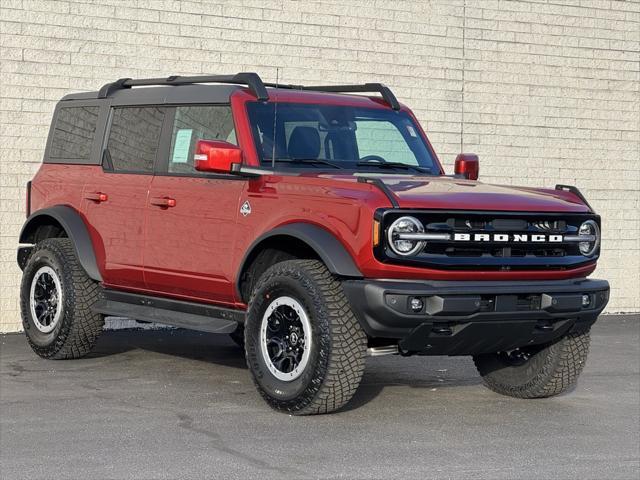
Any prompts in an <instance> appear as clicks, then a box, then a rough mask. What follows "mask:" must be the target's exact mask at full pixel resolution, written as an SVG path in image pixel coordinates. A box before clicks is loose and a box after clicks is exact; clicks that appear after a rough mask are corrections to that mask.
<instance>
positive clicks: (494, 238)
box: [453, 233, 563, 243]
mask: <svg viewBox="0 0 640 480" xmlns="http://www.w3.org/2000/svg"><path fill="white" fill-rule="evenodd" d="M453 240H454V241H455V242H514V243H520V242H521V243H529V242H535V243H562V241H563V236H562V235H543V234H533V235H529V234H527V233H515V234H509V233H491V234H489V233H455V234H454V235H453Z"/></svg>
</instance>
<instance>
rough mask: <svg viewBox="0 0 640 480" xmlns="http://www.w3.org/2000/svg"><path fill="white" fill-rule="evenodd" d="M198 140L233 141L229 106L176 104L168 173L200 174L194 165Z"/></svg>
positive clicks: (233, 131) (233, 130)
mask: <svg viewBox="0 0 640 480" xmlns="http://www.w3.org/2000/svg"><path fill="white" fill-rule="evenodd" d="M198 140H224V141H226V142H229V143H233V144H234V145H235V144H236V133H235V129H234V127H233V117H232V115H231V107H229V106H195V107H177V108H176V117H175V121H174V124H173V134H172V136H171V151H170V152H169V172H172V173H198V174H200V173H202V172H198V171H197V170H196V169H195V168H194V164H193V155H194V153H195V148H196V143H197V141H198Z"/></svg>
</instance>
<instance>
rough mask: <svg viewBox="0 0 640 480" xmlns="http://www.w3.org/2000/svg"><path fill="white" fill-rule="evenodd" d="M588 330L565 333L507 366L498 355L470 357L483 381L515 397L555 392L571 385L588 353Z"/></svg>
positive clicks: (546, 395)
mask: <svg viewBox="0 0 640 480" xmlns="http://www.w3.org/2000/svg"><path fill="white" fill-rule="evenodd" d="M589 342H590V337H589V331H586V332H574V333H569V334H567V335H565V336H564V337H562V338H561V339H560V340H558V341H556V342H553V343H551V344H548V345H545V346H543V347H542V349H541V350H539V351H538V352H537V353H535V354H533V355H532V356H531V357H530V358H529V360H527V361H526V362H525V363H524V364H522V365H517V366H513V365H508V364H507V363H505V362H504V361H503V360H502V359H501V357H500V355H499V354H484V355H477V356H475V357H473V361H474V363H475V364H476V368H477V369H478V372H479V373H480V375H481V376H482V378H483V380H484V383H485V385H486V386H487V387H489V388H490V389H491V390H493V391H494V392H497V393H500V394H502V395H508V396H510V397H517V398H544V397H551V396H554V395H558V394H560V393H562V392H564V391H566V390H567V389H569V388H571V387H572V386H573V385H575V383H576V381H577V380H578V376H580V373H581V372H582V369H583V368H584V365H585V362H586V360H587V354H588V353H589Z"/></svg>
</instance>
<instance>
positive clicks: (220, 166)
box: [193, 140, 242, 173]
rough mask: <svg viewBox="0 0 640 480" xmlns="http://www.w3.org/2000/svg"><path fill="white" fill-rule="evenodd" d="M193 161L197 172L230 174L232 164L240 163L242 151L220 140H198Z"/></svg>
mask: <svg viewBox="0 0 640 480" xmlns="http://www.w3.org/2000/svg"><path fill="white" fill-rule="evenodd" d="M193 160H194V164H195V169H196V170H197V171H199V172H214V173H231V169H232V165H233V164H234V163H242V150H240V148H238V147H237V146H235V145H233V144H232V143H229V142H224V141H222V140H198V142H197V143H196V151H195V155H194V157H193Z"/></svg>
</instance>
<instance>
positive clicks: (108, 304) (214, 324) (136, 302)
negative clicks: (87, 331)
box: [93, 290, 245, 333]
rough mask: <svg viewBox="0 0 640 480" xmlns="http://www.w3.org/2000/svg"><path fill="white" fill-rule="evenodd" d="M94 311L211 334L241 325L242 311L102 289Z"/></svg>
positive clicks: (225, 331) (226, 331)
mask: <svg viewBox="0 0 640 480" xmlns="http://www.w3.org/2000/svg"><path fill="white" fill-rule="evenodd" d="M93 310H94V311H95V312H96V313H102V314H104V315H112V316H117V317H126V318H131V319H133V320H143V321H147V322H156V323H162V324H165V325H171V326H174V327H181V328H188V329H190V330H199V331H202V332H211V333H231V332H233V331H234V330H235V329H236V328H237V326H238V324H243V323H244V320H245V312H243V311H241V310H233V309H231V308H223V307H215V306H212V305H204V304H200V303H193V302H185V301H182V300H173V299H170V298H161V297H154V296H150V295H140V294H136V293H129V292H120V291H116V290H105V291H104V300H102V301H100V302H98V303H97V304H96V305H94V307H93Z"/></svg>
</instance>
